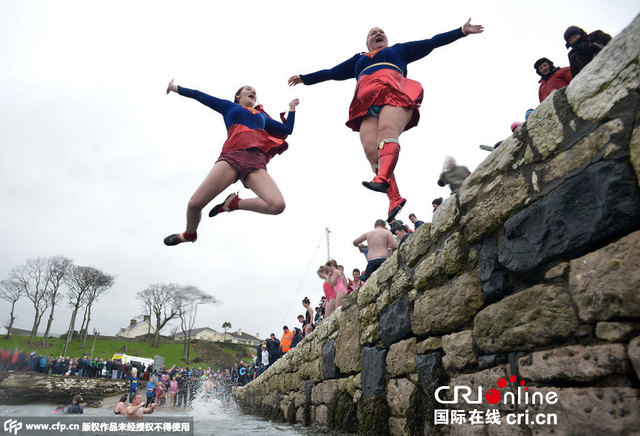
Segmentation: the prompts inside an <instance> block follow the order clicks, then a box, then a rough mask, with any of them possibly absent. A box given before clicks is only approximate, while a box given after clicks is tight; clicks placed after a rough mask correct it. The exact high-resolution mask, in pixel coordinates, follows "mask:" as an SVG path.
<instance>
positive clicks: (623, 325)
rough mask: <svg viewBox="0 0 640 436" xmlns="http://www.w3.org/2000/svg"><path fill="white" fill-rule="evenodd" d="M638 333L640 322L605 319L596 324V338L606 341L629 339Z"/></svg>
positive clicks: (639, 331)
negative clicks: (606, 320)
mask: <svg viewBox="0 0 640 436" xmlns="http://www.w3.org/2000/svg"><path fill="white" fill-rule="evenodd" d="M638 333H640V323H635V322H605V321H603V322H599V323H598V324H596V338H598V339H604V340H605V341H611V342H622V341H628V340H629V339H631V338H632V337H633V336H635V335H636V334H638Z"/></svg>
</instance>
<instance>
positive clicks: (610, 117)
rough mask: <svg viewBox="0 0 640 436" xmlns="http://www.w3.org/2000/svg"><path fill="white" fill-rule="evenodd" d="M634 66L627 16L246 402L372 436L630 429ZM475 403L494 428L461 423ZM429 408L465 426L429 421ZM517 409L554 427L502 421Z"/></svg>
mask: <svg viewBox="0 0 640 436" xmlns="http://www.w3.org/2000/svg"><path fill="white" fill-rule="evenodd" d="M639 58H640V18H638V17H636V19H635V21H634V22H633V23H632V24H631V25H630V26H629V27H628V28H627V29H626V30H625V31H623V32H622V33H621V34H620V35H619V36H617V37H616V38H615V39H614V40H613V41H612V42H611V43H609V45H608V46H607V47H606V48H605V49H604V50H603V51H602V52H601V53H600V55H599V56H598V57H597V58H596V59H595V60H594V61H593V62H592V63H591V64H589V65H588V66H587V67H586V68H585V69H584V70H583V71H582V72H581V73H580V75H579V76H577V77H576V78H575V79H574V81H573V82H572V83H571V85H570V86H569V87H568V88H565V89H563V90H560V91H556V92H555V93H554V94H553V95H552V96H551V97H549V98H547V99H546V100H545V101H544V102H543V103H542V104H540V106H538V107H537V108H536V110H535V111H534V112H533V113H532V114H531V116H530V117H529V120H528V121H527V122H526V123H524V124H522V125H520V126H519V127H518V128H517V129H516V130H515V132H514V134H513V135H512V136H511V137H509V138H508V139H506V140H505V141H504V142H503V143H502V145H501V146H500V147H499V148H498V149H497V150H496V151H494V152H493V153H491V154H490V155H489V156H488V157H487V159H485V161H484V162H483V163H482V164H481V165H480V166H479V167H478V168H477V169H476V170H475V171H474V172H473V174H472V175H471V176H470V177H469V178H468V179H467V180H466V181H465V182H464V184H463V186H462V188H461V189H460V191H459V193H458V194H457V195H452V196H451V197H450V198H449V199H447V200H446V201H445V202H444V203H443V204H442V206H441V207H440V208H439V209H438V212H437V213H436V214H435V215H434V219H433V222H432V223H430V224H425V225H423V226H421V227H420V228H419V229H418V230H417V231H416V232H415V233H414V234H413V235H412V236H411V237H410V238H409V239H408V240H407V241H406V242H405V244H403V246H402V247H401V248H400V249H399V250H398V251H397V252H396V253H395V254H394V255H393V256H392V257H391V258H390V259H388V260H387V261H386V262H385V263H384V264H383V265H382V267H381V268H380V269H379V270H378V271H377V272H376V273H375V274H374V275H373V276H372V277H371V278H370V279H369V280H368V281H367V283H366V284H365V285H364V286H363V287H362V288H360V289H359V290H358V291H357V292H355V293H352V294H351V295H350V296H349V297H348V298H347V299H346V300H345V303H344V305H343V306H342V308H341V309H340V310H338V311H337V312H335V314H334V315H332V316H331V317H330V318H329V319H328V320H327V321H326V322H324V323H323V324H322V325H321V326H320V327H319V328H318V329H316V330H315V331H314V332H313V333H312V334H311V335H310V336H309V337H307V338H305V339H304V340H303V341H302V342H301V343H300V344H299V345H298V346H297V347H296V348H294V349H292V351H290V352H289V353H287V354H286V355H285V356H284V357H283V358H281V359H280V360H279V361H278V362H276V363H275V365H273V367H272V368H270V369H269V370H268V371H267V372H266V373H265V374H264V375H262V376H261V377H260V378H258V379H257V380H256V381H254V382H252V383H250V384H249V385H247V386H245V387H243V388H238V389H236V390H235V391H234V396H235V398H236V400H237V402H238V404H239V405H240V406H241V408H242V409H243V410H244V411H245V412H246V413H251V414H256V415H261V416H264V417H268V418H271V419H277V420H282V421H289V422H291V423H293V422H299V423H304V424H305V425H311V424H317V425H320V426H326V427H328V428H330V429H336V430H338V431H340V432H359V433H362V434H375V435H384V434H393V435H404V434H416V435H422V434H515V435H520V434H522V435H529V434H551V433H553V434H562V435H564V434H580V435H605V434H631V433H634V432H640V400H639V394H640V389H639V386H640V383H639V381H638V376H639V374H640V187H639V182H638V180H639V179H640V124H639V123H638V118H639V117H640V95H639V88H640V68H639V66H638V59H639ZM512 375H513V376H515V378H514V381H513V382H511V380H510V376H512ZM499 379H504V382H502V385H501V383H500V381H499ZM521 383H524V384H521ZM441 386H449V387H450V389H448V390H444V391H442V392H441V394H442V395H441V396H440V397H439V398H440V399H441V400H449V401H455V398H454V397H453V395H452V394H453V387H454V386H468V387H470V388H471V390H472V399H474V398H477V397H478V395H477V392H478V387H480V386H481V391H480V392H481V400H482V402H481V404H467V402H465V401H463V400H461V399H460V398H458V401H457V402H456V403H453V404H442V403H440V402H438V401H436V396H435V391H436V389H437V388H438V387H441ZM526 389H528V390H526ZM497 392H499V393H500V395H501V396H503V398H504V401H503V402H498V403H497V404H492V403H491V402H490V401H489V399H490V398H491V395H497ZM508 392H511V393H514V394H518V393H521V394H522V395H524V393H525V392H526V393H528V394H531V395H533V394H534V393H538V395H541V394H544V395H547V394H551V396H550V397H548V398H553V393H555V394H556V395H557V402H555V403H552V402H551V401H549V402H547V403H543V404H536V405H533V406H532V405H531V404H529V405H528V406H527V405H525V404H522V403H519V404H517V405H515V406H513V405H510V404H508V403H507V401H506V397H507V393H508ZM538 403H540V401H538ZM473 409H475V410H476V411H477V410H478V409H479V410H481V411H482V412H486V411H488V410H489V409H495V410H498V413H499V416H500V418H501V423H500V424H497V422H496V423H491V422H493V421H491V420H490V419H489V417H488V415H487V414H484V415H482V418H483V419H481V420H477V421H476V422H479V423H477V424H472V423H470V422H469V419H470V417H471V413H472V412H473ZM436 410H438V411H444V413H445V414H446V415H447V417H448V419H450V418H451V412H452V411H453V410H459V411H461V412H459V413H464V414H465V416H466V420H467V422H466V423H465V424H457V423H453V424H452V423H449V424H436V418H435V415H436V413H443V412H436ZM513 412H518V413H522V414H529V415H531V416H534V415H535V414H538V413H554V414H556V415H557V424H555V425H540V424H537V423H536V424H533V423H527V422H526V421H525V420H524V419H523V421H522V422H520V424H519V425H518V424H517V423H516V424H511V425H509V424H507V423H506V422H505V419H506V417H507V415H508V414H509V413H513ZM483 422H484V423H483Z"/></svg>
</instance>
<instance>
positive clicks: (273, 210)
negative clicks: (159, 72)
mask: <svg viewBox="0 0 640 436" xmlns="http://www.w3.org/2000/svg"><path fill="white" fill-rule="evenodd" d="M170 92H176V93H178V94H180V95H182V96H185V97H189V98H193V99H195V100H197V101H199V102H200V103H202V104H204V105H205V106H208V107H210V108H211V109H213V110H215V111H216V112H219V113H220V114H221V115H222V116H223V118H224V123H225V126H226V127H227V140H226V141H225V143H224V145H223V146H222V153H221V154H220V157H219V158H218V160H217V162H216V163H215V165H214V166H213V168H212V169H211V171H210V172H209V174H208V175H207V176H206V177H205V179H204V181H203V182H202V183H201V184H200V186H199V187H198V189H196V192H195V193H194V194H193V195H192V196H191V199H190V200H189V204H188V206H187V227H186V230H185V231H184V232H182V233H175V234H173V235H169V236H167V237H166V238H165V239H164V243H165V244H166V245H170V246H171V245H178V244H180V243H181V242H187V241H188V242H195V241H196V239H197V237H198V235H197V229H198V224H199V223H200V218H201V217H202V209H204V208H205V207H206V205H207V204H209V203H210V202H211V201H212V200H213V199H214V198H215V197H216V196H218V195H219V194H220V193H221V192H222V191H224V190H225V189H226V188H227V187H228V186H230V185H232V184H233V183H235V182H236V181H237V180H240V181H241V182H242V183H243V184H244V186H245V187H247V188H249V189H251V190H252V191H253V192H254V193H255V194H256V195H257V197H255V198H248V199H241V198H240V197H238V195H237V194H235V193H234V194H230V195H229V196H227V198H226V199H225V200H224V201H223V202H222V203H220V204H217V205H216V206H214V207H213V209H211V211H210V212H209V216H210V217H213V216H216V215H217V214H219V213H221V212H231V211H234V210H238V209H242V210H250V211H253V212H258V213H264V214H271V215H277V214H280V213H282V211H284V208H285V203H284V198H283V197H282V194H281V193H280V189H278V185H276V183H275V182H274V181H273V179H272V178H271V176H270V175H269V173H267V163H268V162H269V160H270V159H271V158H272V157H273V156H275V155H276V154H280V153H282V152H284V151H285V150H286V149H287V147H288V145H287V143H286V142H285V141H284V139H283V138H285V137H286V136H287V135H289V134H291V132H292V131H293V124H294V121H295V109H296V106H297V105H298V103H299V101H298V100H297V99H295V100H292V101H291V102H290V103H289V114H288V116H287V119H286V121H284V123H280V122H277V121H274V120H273V119H271V118H270V117H269V116H268V115H267V114H266V113H265V112H264V111H263V110H262V107H261V106H256V95H257V94H256V91H255V89H253V88H252V87H251V86H243V87H242V88H240V89H239V90H238V91H237V92H236V94H235V98H234V101H233V102H232V101H229V100H223V99H219V98H216V97H212V96H210V95H207V94H205V93H203V92H200V91H196V90H192V89H188V88H183V87H182V86H177V85H176V84H174V83H173V80H171V82H169V86H168V87H167V94H169V93H170ZM274 136H277V137H274Z"/></svg>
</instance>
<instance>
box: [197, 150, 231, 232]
mask: <svg viewBox="0 0 640 436" xmlns="http://www.w3.org/2000/svg"><path fill="white" fill-rule="evenodd" d="M237 177H238V176H237V173H236V170H235V169H233V167H232V166H231V165H229V164H228V163H227V162H225V161H223V160H221V161H218V162H216V164H215V165H214V166H213V168H211V171H209V174H207V177H205V179H204V180H203V181H202V183H201V184H200V186H199V187H198V189H196V192H194V194H193V195H192V196H191V199H190V200H189V205H188V206H187V233H195V232H196V230H197V229H198V224H200V219H201V218H202V209H203V208H204V207H205V206H206V205H207V204H209V203H210V202H211V200H213V199H214V198H216V196H217V195H218V194H220V193H221V192H222V191H224V190H225V189H226V188H227V187H229V186H231V185H232V184H233V183H234V182H235V181H236V179H237Z"/></svg>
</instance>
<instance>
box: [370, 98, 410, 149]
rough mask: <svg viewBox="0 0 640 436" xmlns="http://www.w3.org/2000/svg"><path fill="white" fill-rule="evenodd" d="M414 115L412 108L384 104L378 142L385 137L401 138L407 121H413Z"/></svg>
mask: <svg viewBox="0 0 640 436" xmlns="http://www.w3.org/2000/svg"><path fill="white" fill-rule="evenodd" d="M412 115H413V110H412V109H407V108H404V107H395V106H383V107H382V109H380V117H379V118H378V137H377V138H376V144H377V143H378V141H381V140H383V139H384V138H396V139H397V138H399V137H400V134H401V133H402V132H403V131H404V128H405V126H406V125H407V123H408V122H409V121H411V116H412ZM376 159H377V157H376Z"/></svg>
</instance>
